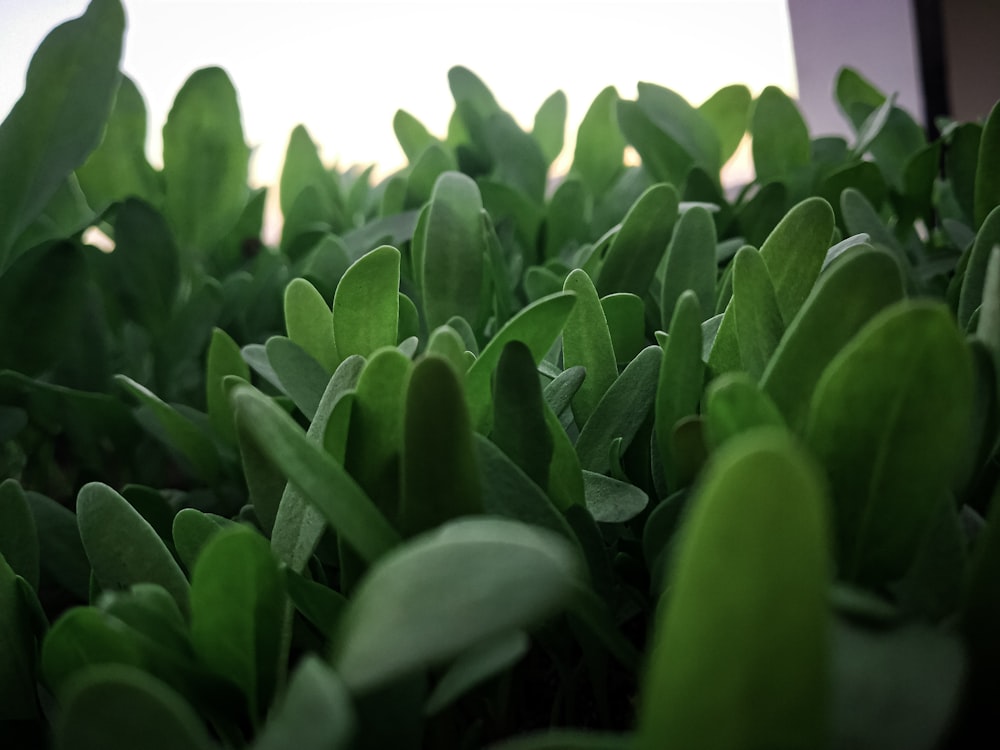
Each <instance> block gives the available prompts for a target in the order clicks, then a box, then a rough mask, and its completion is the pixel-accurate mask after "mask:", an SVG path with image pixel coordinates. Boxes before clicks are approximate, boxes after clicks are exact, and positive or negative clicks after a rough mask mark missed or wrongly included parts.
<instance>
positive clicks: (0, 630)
mask: <svg viewBox="0 0 1000 750" xmlns="http://www.w3.org/2000/svg"><path fill="white" fill-rule="evenodd" d="M4 484H5V485H6V482H5V483H4ZM18 579H19V576H18V575H17V573H16V572H15V571H14V570H12V569H11V566H10V565H9V564H8V563H7V561H6V560H5V559H4V555H3V554H0V721H3V722H4V723H7V722H8V721H10V720H18V719H33V718H35V717H36V716H37V715H38V702H37V699H36V697H35V696H36V694H37V688H36V679H37V678H36V676H35V672H36V666H35V660H36V656H35V653H36V646H35V639H34V637H33V636H32V633H31V628H30V624H29V619H28V610H27V607H26V606H25V601H24V597H23V595H22V593H21V591H20V590H19V589H18V584H17V582H18Z"/></svg>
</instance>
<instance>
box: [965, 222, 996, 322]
mask: <svg viewBox="0 0 1000 750" xmlns="http://www.w3.org/2000/svg"><path fill="white" fill-rule="evenodd" d="M996 245H1000V206H998V207H997V208H994V209H993V210H992V211H991V212H990V214H989V216H987V217H986V219H985V220H984V221H983V224H982V226H981V227H980V228H979V231H978V232H977V233H976V241H975V242H974V243H973V245H972V254H971V255H970V256H969V263H968V265H967V266H966V267H965V275H964V276H963V278H962V287H961V292H960V293H959V298H958V313H957V317H958V324H959V325H960V326H961V327H962V328H963V329H968V327H969V322H970V321H971V320H972V316H973V314H974V313H975V312H976V310H977V309H979V306H980V305H982V304H983V302H984V299H983V288H984V286H985V284H986V269H987V267H988V265H989V260H990V253H991V252H992V251H993V248H994V246H996Z"/></svg>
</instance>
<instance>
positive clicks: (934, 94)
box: [913, 0, 951, 138]
mask: <svg viewBox="0 0 1000 750" xmlns="http://www.w3.org/2000/svg"><path fill="white" fill-rule="evenodd" d="M943 1H944V0H913V15H914V16H915V18H916V22H917V48H918V49H919V50H920V78H921V83H922V84H923V89H924V119H925V121H926V122H927V130H928V133H929V134H930V135H931V137H932V138H937V137H938V135H939V132H938V128H937V124H936V123H935V120H936V119H937V118H938V117H941V116H949V115H950V114H951V103H950V101H949V98H948V64H947V59H946V55H945V45H944V28H943V25H942V24H943V20H944V19H943V15H942V13H941V3H942V2H943Z"/></svg>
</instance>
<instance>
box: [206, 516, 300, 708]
mask: <svg viewBox="0 0 1000 750" xmlns="http://www.w3.org/2000/svg"><path fill="white" fill-rule="evenodd" d="M285 598H286V597H285V584H284V577H283V576H282V574H281V571H280V570H279V569H278V563H277V561H276V560H275V559H274V558H273V557H272V556H271V550H270V548H269V546H268V543H267V540H266V539H264V537H262V536H261V535H260V534H258V533H257V532H255V531H251V530H249V529H247V528H245V527H242V526H235V527H233V528H231V529H227V530H225V531H220V532H219V533H218V534H216V535H215V536H213V537H212V538H211V539H210V540H209V541H208V543H207V544H206V545H205V547H204V549H202V551H201V554H199V555H198V560H197V562H196V563H195V566H194V570H193V571H192V572H191V643H192V644H193V646H194V650H195V653H196V654H197V655H198V659H199V660H200V661H201V662H202V663H203V664H205V665H206V666H207V667H208V668H209V669H210V670H212V671H213V672H215V674H217V675H218V676H219V677H223V678H227V679H230V680H232V681H233V682H235V683H236V684H237V685H238V686H239V687H240V688H241V689H242V691H243V693H244V695H245V696H246V698H247V701H248V705H249V707H250V715H251V716H254V717H262V716H264V715H265V714H266V713H267V710H268V708H269V707H270V705H271V700H272V698H273V696H274V692H275V690H276V688H277V685H278V681H279V679H280V674H281V670H282V669H283V666H284V665H279V658H280V657H281V655H280V642H281V639H280V633H281V629H282V624H283V621H284V611H285Z"/></svg>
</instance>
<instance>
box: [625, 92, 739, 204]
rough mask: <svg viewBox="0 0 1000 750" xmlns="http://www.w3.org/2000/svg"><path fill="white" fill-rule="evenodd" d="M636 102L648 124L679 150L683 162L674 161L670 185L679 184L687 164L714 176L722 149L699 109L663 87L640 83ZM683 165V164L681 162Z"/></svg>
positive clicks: (685, 172)
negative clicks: (682, 155) (676, 162)
mask: <svg viewBox="0 0 1000 750" xmlns="http://www.w3.org/2000/svg"><path fill="white" fill-rule="evenodd" d="M637 88H638V94H639V97H638V99H637V103H638V105H639V109H641V110H642V111H643V113H644V114H645V115H646V117H648V118H649V121H650V122H651V123H653V125H655V126H656V128H657V129H659V130H660V131H661V132H662V133H663V134H664V135H665V136H666V137H667V138H669V139H670V140H671V141H672V142H673V143H675V144H676V145H677V146H679V147H680V149H681V150H682V151H683V153H684V157H685V159H684V161H683V162H678V165H677V168H676V169H677V171H676V172H675V173H674V174H675V177H677V179H676V180H672V181H671V182H672V183H673V184H674V185H681V184H683V181H684V180H683V178H684V177H685V176H686V175H687V172H688V168H689V166H690V165H698V166H700V167H701V168H703V169H704V170H706V172H708V174H718V172H719V169H720V168H721V167H722V162H721V161H720V160H719V158H720V156H721V154H722V148H721V145H720V144H719V139H718V138H717V137H716V134H715V129H714V128H713V127H711V126H710V125H709V123H708V122H706V120H705V118H704V117H702V115H701V113H700V111H699V110H697V109H695V108H694V107H692V106H691V105H690V104H689V103H688V102H687V100H685V99H684V97H682V96H681V95H680V94H678V93H677V92H675V91H671V90H670V89H667V88H664V87H663V86H657V85H656V84H652V83H643V82H640V83H639V85H638V87H637ZM684 162H686V164H685V163H684Z"/></svg>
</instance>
